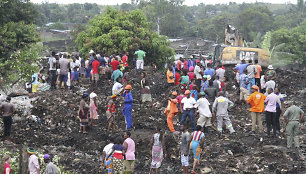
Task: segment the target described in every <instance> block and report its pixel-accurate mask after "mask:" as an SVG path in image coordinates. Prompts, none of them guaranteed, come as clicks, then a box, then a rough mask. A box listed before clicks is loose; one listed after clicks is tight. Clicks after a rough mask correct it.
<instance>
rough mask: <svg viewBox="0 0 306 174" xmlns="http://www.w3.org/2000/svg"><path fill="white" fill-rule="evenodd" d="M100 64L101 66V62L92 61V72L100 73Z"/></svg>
mask: <svg viewBox="0 0 306 174" xmlns="http://www.w3.org/2000/svg"><path fill="white" fill-rule="evenodd" d="M99 66H100V62H99V61H97V60H95V61H93V62H92V73H94V74H98V73H99Z"/></svg>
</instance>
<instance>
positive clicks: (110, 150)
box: [103, 143, 114, 155]
mask: <svg viewBox="0 0 306 174" xmlns="http://www.w3.org/2000/svg"><path fill="white" fill-rule="evenodd" d="M113 146H114V144H113V143H109V144H108V145H106V146H105V147H104V149H103V152H105V153H106V155H110V153H111V152H112V150H113Z"/></svg>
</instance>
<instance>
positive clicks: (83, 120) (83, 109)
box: [79, 93, 89, 134]
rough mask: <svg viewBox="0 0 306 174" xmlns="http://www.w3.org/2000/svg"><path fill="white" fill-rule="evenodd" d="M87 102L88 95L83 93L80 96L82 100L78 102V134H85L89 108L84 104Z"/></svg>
mask: <svg viewBox="0 0 306 174" xmlns="http://www.w3.org/2000/svg"><path fill="white" fill-rule="evenodd" d="M87 100H88V93H84V94H83V96H82V100H81V102H80V109H79V118H80V130H79V132H80V133H82V132H83V133H84V134H87V131H86V126H87V125H88V111H89V106H88V104H87V103H86V101H87Z"/></svg>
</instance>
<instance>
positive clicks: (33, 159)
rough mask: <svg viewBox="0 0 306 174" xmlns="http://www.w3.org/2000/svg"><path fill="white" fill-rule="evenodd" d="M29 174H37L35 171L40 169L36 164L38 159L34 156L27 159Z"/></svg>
mask: <svg viewBox="0 0 306 174" xmlns="http://www.w3.org/2000/svg"><path fill="white" fill-rule="evenodd" d="M28 168H29V171H30V174H38V172H37V170H38V169H40V166H39V163H38V157H37V156H36V155H34V154H33V155H31V156H30V157H29V165H28Z"/></svg>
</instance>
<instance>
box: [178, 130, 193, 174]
mask: <svg viewBox="0 0 306 174" xmlns="http://www.w3.org/2000/svg"><path fill="white" fill-rule="evenodd" d="M182 132H183V133H182V136H181V145H180V152H179V153H180V156H181V163H182V167H183V174H188V166H189V149H188V143H189V142H190V139H191V136H190V133H189V132H188V127H187V125H186V124H183V125H182ZM186 151H187V153H186Z"/></svg>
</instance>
